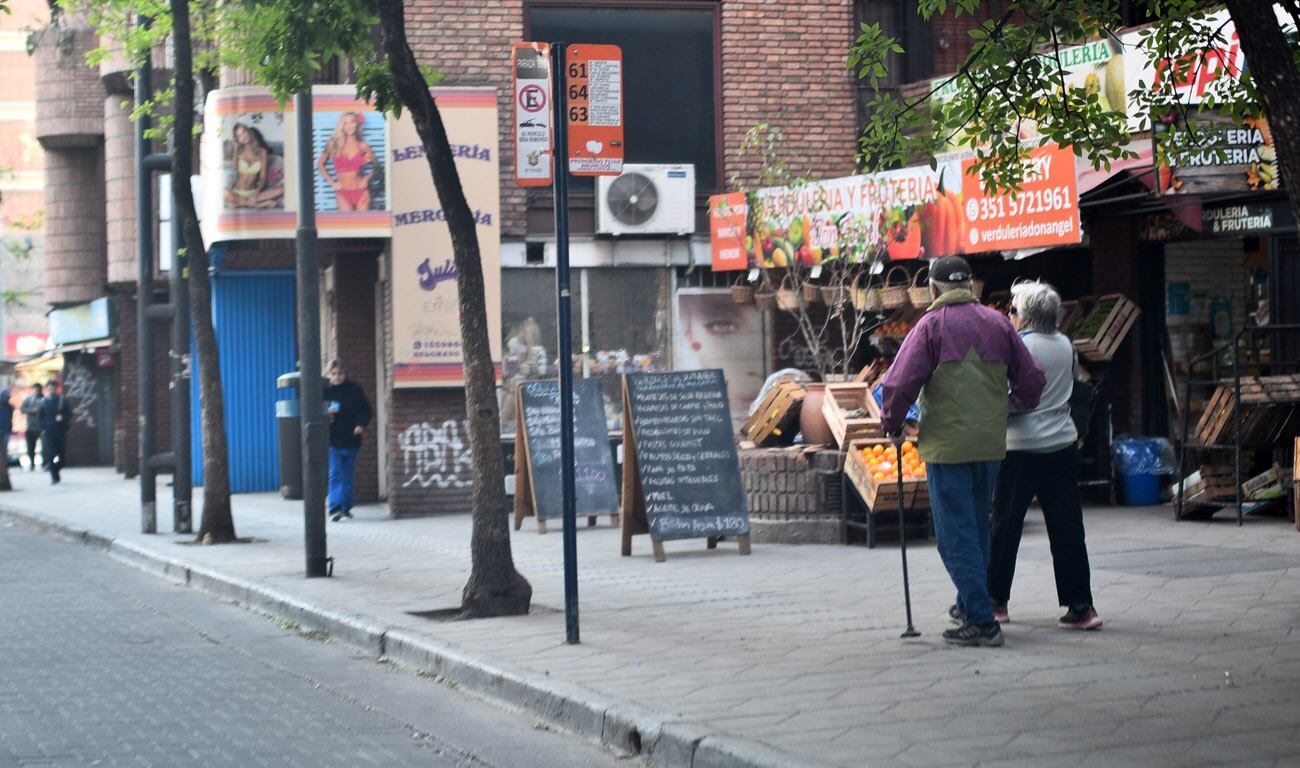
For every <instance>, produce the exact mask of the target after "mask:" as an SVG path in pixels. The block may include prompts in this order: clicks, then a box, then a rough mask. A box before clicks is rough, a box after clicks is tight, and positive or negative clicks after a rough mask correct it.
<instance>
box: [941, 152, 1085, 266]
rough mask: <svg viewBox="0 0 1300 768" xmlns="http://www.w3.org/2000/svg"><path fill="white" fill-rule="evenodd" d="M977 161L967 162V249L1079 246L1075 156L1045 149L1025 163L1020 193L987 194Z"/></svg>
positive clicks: (964, 192) (964, 198) (964, 169)
mask: <svg viewBox="0 0 1300 768" xmlns="http://www.w3.org/2000/svg"><path fill="white" fill-rule="evenodd" d="M974 165H975V159H974V158H971V159H968V160H964V161H962V164H961V178H962V181H961V188H962V203H961V208H962V214H963V217H964V219H965V227H964V229H965V242H964V243H963V246H964V250H965V251H966V252H967V253H978V252H981V251H1013V250H1017V249H1019V248H1041V247H1045V246H1053V245H1073V244H1075V243H1078V242H1080V240H1081V232H1080V230H1079V200H1078V180H1077V177H1076V176H1075V165H1074V154H1073V153H1072V152H1071V151H1070V150H1068V149H1064V148H1062V147H1061V146H1060V145H1057V144H1046V145H1043V146H1041V147H1039V148H1038V149H1035V150H1032V151H1030V152H1029V156H1028V157H1027V158H1025V166H1026V167H1025V179H1024V183H1023V185H1022V186H1021V190H1020V192H1019V193H1017V194H1014V195H1012V194H1005V193H999V194H995V195H989V194H985V192H984V189H983V187H982V185H981V184H980V179H979V175H978V172H977V171H975V170H974Z"/></svg>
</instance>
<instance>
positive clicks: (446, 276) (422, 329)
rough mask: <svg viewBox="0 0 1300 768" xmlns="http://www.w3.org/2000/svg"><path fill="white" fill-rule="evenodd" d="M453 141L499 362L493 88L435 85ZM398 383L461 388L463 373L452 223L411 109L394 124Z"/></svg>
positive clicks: (498, 237)
mask: <svg viewBox="0 0 1300 768" xmlns="http://www.w3.org/2000/svg"><path fill="white" fill-rule="evenodd" d="M430 91H431V92H432V93H433V97H434V100H435V101H436V102H437V104H438V109H439V111H440V112H441V113H442V121H443V124H444V125H445V126H446V127H447V136H448V137H449V138H450V139H451V143H452V144H453V145H454V146H470V145H474V144H475V143H476V142H477V146H478V148H479V150H480V151H479V152H476V153H471V152H458V153H457V154H456V172H457V173H458V174H459V175H460V181H461V187H462V188H463V189H464V191H465V197H466V199H467V200H468V201H469V207H470V210H471V211H473V214H474V221H475V223H476V224H477V231H478V246H479V255H480V261H481V263H482V265H483V291H484V296H485V299H486V302H487V317H488V340H489V342H490V344H491V350H492V360H493V362H494V363H495V364H496V366H497V370H498V371H500V361H501V230H500V218H501V216H500V213H501V203H500V199H501V189H500V172H499V166H498V161H497V136H498V133H497V94H496V90H495V89H492V88H431V89H430ZM392 136H393V145H394V146H395V147H399V148H401V149H400V150H398V151H399V152H400V155H398V154H397V153H395V160H394V162H393V166H392V177H393V195H394V198H395V199H396V200H398V201H399V202H400V203H401V207H400V208H398V209H396V210H394V212H393V217H392V218H393V225H392V226H393V270H392V275H391V276H390V278H389V282H390V284H391V286H392V302H393V342H392V343H393V381H394V385H395V386H397V387H455V386H461V385H462V384H463V383H464V380H465V372H464V355H463V354H462V353H461V343H460V297H459V293H458V291H457V288H456V277H457V273H456V264H455V259H454V257H453V255H452V250H451V230H450V229H449V228H448V226H447V217H446V214H445V213H444V212H443V210H442V205H441V204H440V203H439V202H438V193H437V191H436V190H435V189H434V187H433V176H432V175H431V174H430V173H429V163H428V160H427V159H426V158H425V156H424V149H423V144H422V143H421V141H420V137H419V134H417V133H416V131H415V123H414V122H413V121H412V120H411V117H410V112H403V114H402V117H401V119H399V120H394V121H393V122H392Z"/></svg>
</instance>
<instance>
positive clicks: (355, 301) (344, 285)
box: [326, 252, 383, 504]
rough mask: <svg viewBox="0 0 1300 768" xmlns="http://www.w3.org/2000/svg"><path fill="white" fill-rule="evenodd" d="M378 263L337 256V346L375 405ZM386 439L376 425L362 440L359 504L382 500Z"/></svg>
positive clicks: (357, 256)
mask: <svg viewBox="0 0 1300 768" xmlns="http://www.w3.org/2000/svg"><path fill="white" fill-rule="evenodd" d="M378 264H379V263H378V260H377V258H376V256H375V255H374V254H366V253H343V252H340V253H337V254H335V256H334V307H333V310H334V348H335V349H336V350H338V356H339V357H341V358H342V359H343V364H344V365H345V366H346V367H347V371H348V378H350V379H352V380H353V381H355V382H356V383H357V384H360V385H361V389H362V391H363V392H365V393H366V397H367V398H368V399H369V400H370V402H371V405H375V402H376V400H377V399H378V397H379V395H380V394H381V393H380V392H379V391H378V388H377V387H376V382H375V352H376V350H375V280H377V279H378V276H379V270H378ZM326 362H327V364H328V361H326ZM372 427H373V425H372ZM382 439H383V436H382V435H379V434H377V433H376V432H375V430H374V429H373V428H372V429H371V430H370V432H369V434H367V435H366V437H365V440H363V441H362V443H361V455H360V456H358V457H357V474H356V498H357V502H358V503H362V504H364V503H369V502H374V501H378V500H379V455H378V454H379V449H378V441H379V440H382Z"/></svg>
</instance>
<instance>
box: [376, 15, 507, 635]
mask: <svg viewBox="0 0 1300 768" xmlns="http://www.w3.org/2000/svg"><path fill="white" fill-rule="evenodd" d="M379 21H380V25H381V26H382V28H383V34H384V50H385V52H386V54H387V56H388V67H389V69H390V70H391V71H392V74H393V82H394V85H395V88H396V91H397V95H398V98H400V99H401V101H402V103H403V104H405V105H406V108H407V109H409V110H410V111H411V117H412V119H413V120H414V121H415V128H416V131H417V132H418V133H419V134H420V140H421V141H422V142H423V143H424V146H425V155H426V157H427V158H428V161H429V171H430V172H431V173H432V174H433V185H434V188H435V189H436V190H437V192H438V200H439V201H440V202H441V204H442V208H443V210H444V211H445V212H446V214H447V226H448V228H449V229H450V230H451V244H452V255H453V259H454V262H455V265H456V290H457V291H458V292H459V297H460V339H461V351H462V354H463V356H464V365H465V411H466V415H467V417H468V419H469V444H470V450H471V452H472V454H473V460H474V490H473V497H472V504H473V515H474V517H473V534H472V537H471V542H470V555H471V558H472V564H471V568H470V575H469V581H468V582H467V583H466V584H465V591H464V593H463V595H462V598H461V611H462V612H461V616H462V617H463V618H476V617H484V616H516V615H519V614H524V613H527V612H528V606H529V603H530V602H531V601H532V595H533V588H532V586H531V585H529V583H528V581H527V580H526V579H525V578H524V577H523V576H521V575H520V574H519V572H518V571H516V570H515V565H514V559H513V557H512V556H511V554H510V527H509V517H508V515H507V510H506V496H505V461H504V458H503V456H502V454H501V424H500V419H499V417H498V414H497V398H496V372H495V370H494V369H493V366H492V352H491V346H490V345H489V343H488V321H487V306H486V301H485V299H484V295H483V264H482V262H481V260H480V257H479V248H478V232H477V230H476V229H475V226H476V225H475V222H474V214H473V212H472V211H471V210H470V207H469V202H468V201H467V200H466V199H465V192H464V190H463V189H462V188H461V185H460V175H459V174H458V173H457V172H456V163H455V160H454V159H453V155H452V152H451V145H450V143H449V141H448V139H447V130H446V128H445V127H444V126H443V124H442V116H441V114H439V112H438V107H437V105H436V104H434V101H433V97H432V96H431V95H430V94H429V88H428V86H427V85H426V83H425V80H424V75H423V74H422V73H421V72H420V68H419V66H418V65H417V64H416V61H415V54H414V53H412V52H411V47H410V45H409V44H408V43H407V40H406V19H405V17H404V9H403V2H402V0H379Z"/></svg>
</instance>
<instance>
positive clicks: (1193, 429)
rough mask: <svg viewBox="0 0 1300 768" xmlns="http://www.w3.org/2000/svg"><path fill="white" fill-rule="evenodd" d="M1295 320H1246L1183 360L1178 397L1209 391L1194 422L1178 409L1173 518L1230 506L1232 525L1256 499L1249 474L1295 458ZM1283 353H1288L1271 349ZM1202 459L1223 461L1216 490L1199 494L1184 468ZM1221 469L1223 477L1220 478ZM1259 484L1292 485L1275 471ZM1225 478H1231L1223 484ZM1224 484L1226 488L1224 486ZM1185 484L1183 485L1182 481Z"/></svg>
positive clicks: (1299, 415)
mask: <svg viewBox="0 0 1300 768" xmlns="http://www.w3.org/2000/svg"><path fill="white" fill-rule="evenodd" d="M1296 349H1300V325H1297V324H1278V325H1268V326H1257V325H1251V326H1246V327H1245V328H1242V329H1241V330H1239V331H1237V333H1236V334H1234V335H1233V337H1232V339H1231V340H1230V341H1229V342H1227V343H1226V344H1224V345H1222V346H1220V347H1218V348H1216V349H1213V350H1210V351H1209V352H1206V353H1204V354H1202V355H1200V356H1198V357H1194V358H1192V359H1191V360H1190V361H1189V364H1188V371H1189V373H1188V376H1187V379H1186V380H1185V381H1184V386H1185V387H1186V389H1185V390H1184V397H1183V402H1185V403H1192V402H1195V401H1196V398H1195V397H1193V394H1194V393H1195V392H1196V391H1197V390H1196V388H1200V391H1203V392H1211V391H1212V392H1213V394H1211V395H1208V396H1207V397H1205V398H1204V402H1205V410H1204V411H1203V412H1202V413H1201V415H1200V418H1199V419H1198V420H1196V421H1193V416H1192V409H1191V408H1184V409H1183V412H1182V422H1183V423H1182V440H1181V441H1180V443H1179V458H1178V469H1179V470H1180V471H1181V472H1182V474H1183V477H1184V478H1185V479H1184V481H1183V482H1182V483H1179V484H1178V485H1176V486H1175V489H1176V490H1180V491H1181V492H1180V493H1178V494H1176V496H1175V499H1174V519H1175V520H1181V519H1185V518H1192V517H1208V516H1211V515H1213V514H1214V513H1215V512H1217V511H1219V510H1222V509H1235V510H1236V513H1237V525H1242V524H1243V523H1244V521H1245V515H1246V513H1247V512H1248V511H1254V510H1255V509H1257V508H1259V506H1260V504H1259V503H1258V502H1257V501H1254V500H1252V499H1251V498H1250V496H1251V493H1250V492H1251V491H1252V490H1256V488H1255V484H1254V483H1252V478H1251V476H1250V474H1249V473H1251V472H1257V471H1259V468H1260V467H1268V468H1271V467H1272V466H1273V465H1277V466H1278V467H1279V468H1281V467H1287V466H1291V465H1292V464H1293V463H1294V462H1295V455H1294V452H1295V442H1296V438H1297V433H1300V374H1296V373H1294V371H1296V370H1297V369H1298V368H1300V355H1297V354H1296V353H1295V352H1293V351H1291V350H1296ZM1279 350H1281V351H1288V352H1289V354H1278V353H1277V352H1278V351H1279ZM1201 464H1214V465H1216V466H1223V465H1227V467H1228V469H1229V470H1230V471H1229V472H1219V473H1216V474H1217V475H1218V477H1217V478H1216V479H1217V480H1218V483H1217V487H1216V489H1215V491H1216V495H1218V496H1220V497H1223V496H1226V497H1227V498H1222V500H1219V499H1214V498H1209V496H1210V494H1208V493H1207V494H1205V495H1204V496H1201V495H1199V494H1198V493H1197V491H1198V490H1202V489H1198V488H1197V487H1196V483H1195V482H1191V481H1193V479H1194V478H1195V479H1197V480H1203V479H1205V474H1204V471H1202V472H1201V473H1200V475H1201V477H1199V478H1197V477H1196V474H1197V473H1195V472H1189V471H1188V470H1189V469H1192V468H1193V467H1196V466H1197V465H1201ZM1225 475H1226V477H1225ZM1257 479H1258V480H1259V482H1260V483H1262V484H1263V487H1266V488H1267V487H1273V486H1276V487H1277V489H1278V490H1281V491H1286V490H1287V489H1288V487H1293V486H1294V482H1295V479H1294V473H1292V477H1291V479H1289V480H1288V479H1287V478H1286V477H1285V476H1284V474H1283V473H1282V472H1281V470H1280V469H1279V472H1278V475H1277V477H1276V478H1273V477H1267V478H1263V477H1261V478H1257ZM1229 483H1230V484H1229ZM1225 484H1228V489H1229V490H1227V492H1226V493H1225V491H1224V489H1223V485H1225ZM1184 486H1187V487H1184Z"/></svg>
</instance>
